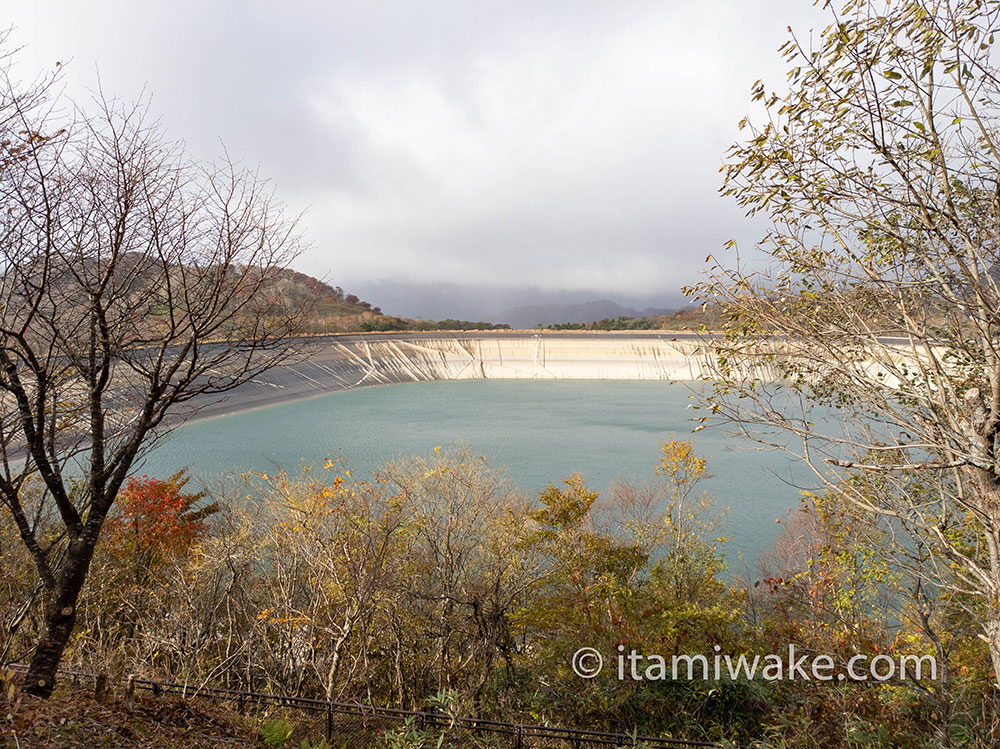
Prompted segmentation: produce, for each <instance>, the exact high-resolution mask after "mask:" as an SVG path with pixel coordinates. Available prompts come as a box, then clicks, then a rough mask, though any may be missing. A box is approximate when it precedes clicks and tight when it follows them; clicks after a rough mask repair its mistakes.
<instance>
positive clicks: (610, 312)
mask: <svg viewBox="0 0 1000 749" xmlns="http://www.w3.org/2000/svg"><path fill="white" fill-rule="evenodd" d="M676 311H677V308H676V307H671V308H670V309H665V308H657V307H646V308H645V309H641V310H637V309H634V308H632V307H623V306H622V305H620V304H618V303H617V302H613V301H611V300H610V299H598V300H595V301H592V302H584V303H583V304H526V305H523V306H521V307H515V308H514V309H510V310H506V311H504V312H502V313H500V314H499V315H497V321H498V322H505V323H507V324H509V325H510V326H511V327H512V328H522V329H526V328H534V327H536V326H538V325H557V324H559V323H588V322H595V321H597V320H605V319H608V318H616V317H653V316H655V315H672V314H673V313H674V312H676Z"/></svg>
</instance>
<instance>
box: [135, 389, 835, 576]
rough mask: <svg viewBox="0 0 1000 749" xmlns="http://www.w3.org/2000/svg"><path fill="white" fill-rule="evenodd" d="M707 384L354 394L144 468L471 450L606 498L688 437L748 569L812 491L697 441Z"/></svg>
mask: <svg viewBox="0 0 1000 749" xmlns="http://www.w3.org/2000/svg"><path fill="white" fill-rule="evenodd" d="M699 387H703V386H702V385H701V384H698V383H692V382H688V383H671V382H669V381H621V380H549V381H540V380H520V381H517V380H459V381H439V382H410V383H402V384H395V385H382V386H377V387H365V388H357V389H353V390H345V391H342V392H337V393H332V394H329V395H321V396H317V397H313V398H307V399H303V400H295V401H291V402H287V403H280V404H277V405H271V406H267V407H263V408H257V409H254V410H249V411H242V412H238V413H234V414H230V415H222V416H214V417H211V418H203V419H199V420H196V421H192V422H189V423H187V424H184V425H182V426H180V427H178V428H177V429H175V430H174V431H173V432H172V433H171V434H170V435H169V437H168V438H167V439H165V440H164V441H163V442H161V443H160V444H159V445H157V446H156V447H155V449H154V450H153V451H152V452H151V453H150V454H149V455H148V457H147V459H146V460H145V462H144V464H143V465H141V466H140V467H139V472H140V473H147V474H149V475H153V476H159V477H163V476H168V475H170V474H172V473H174V472H175V471H177V470H179V469H181V468H185V467H187V468H189V469H190V472H191V474H192V475H193V476H194V477H195V478H196V479H197V478H199V477H201V478H205V479H210V478H212V477H213V476H218V475H220V474H222V473H227V474H230V475H232V474H233V473H234V472H238V471H246V470H258V471H264V472H268V473H273V472H274V471H275V470H276V469H277V468H284V469H286V470H288V471H289V472H294V471H296V470H298V468H299V467H300V466H301V465H303V464H317V465H322V463H323V460H324V458H325V457H326V456H327V455H328V454H332V455H333V456H334V457H342V458H344V460H345V462H346V465H347V467H350V468H351V469H352V470H353V471H354V473H355V475H359V474H360V473H361V472H365V473H370V472H371V471H374V470H376V469H377V468H379V467H380V466H381V465H382V464H384V463H385V462H386V461H387V460H390V459H392V458H395V457H398V456H407V455H426V454H428V453H430V452H431V451H432V450H433V449H434V448H435V447H437V446H443V447H448V446H453V445H456V444H458V443H463V444H464V445H466V446H467V447H468V448H469V449H470V450H471V451H472V452H474V453H476V454H479V455H482V456H484V457H485V458H486V459H487V461H488V462H489V463H490V464H491V465H493V466H504V467H505V470H506V474H507V476H508V478H509V479H510V480H511V481H513V482H514V483H515V484H517V485H518V486H519V487H520V488H521V489H522V490H523V491H524V492H525V493H526V494H528V495H531V496H536V497H537V493H538V491H539V490H541V489H543V488H544V487H545V486H546V485H547V484H549V483H558V482H560V481H562V480H563V479H565V478H567V477H568V476H570V475H571V474H573V473H580V474H581V475H582V476H583V478H584V480H585V481H586V482H587V484H588V485H589V486H590V488H591V489H594V490H596V491H600V492H604V491H606V490H607V488H608V486H609V485H610V484H611V483H612V482H614V481H619V480H624V481H635V482H637V483H641V482H642V481H644V480H647V479H652V478H653V471H654V469H655V466H656V463H657V459H658V455H659V440H660V439H671V438H677V439H688V440H690V441H691V442H693V443H694V445H695V449H696V452H697V453H698V455H699V456H700V457H703V458H706V459H707V460H708V469H709V472H710V473H711V474H712V477H711V478H710V479H708V480H706V481H705V482H704V485H703V486H704V488H705V489H706V490H707V491H708V492H709V493H710V494H711V495H712V496H713V497H714V499H715V507H716V509H718V510H722V509H725V508H728V512H727V515H726V517H725V519H724V520H723V522H722V525H721V527H720V528H718V534H719V535H724V536H726V537H727V538H728V539H729V541H728V543H727V544H726V545H725V551H726V557H727V560H728V562H729V566H730V569H731V570H732V571H733V572H735V573H739V572H742V571H743V568H744V566H746V567H747V568H749V570H750V571H751V573H753V571H755V569H756V562H757V557H758V555H759V554H760V553H761V552H762V551H765V550H766V549H767V548H768V547H769V546H770V544H771V543H772V541H773V540H774V538H775V536H776V535H777V532H778V530H779V529H780V527H781V526H780V525H778V524H776V523H775V520H776V519H777V518H780V517H782V516H785V515H786V512H787V510H788V509H789V508H796V507H798V506H799V504H800V489H802V488H805V489H815V483H816V482H815V479H811V480H810V474H809V473H808V472H807V471H806V470H805V468H804V467H803V466H801V465H799V464H796V463H794V462H793V461H792V460H791V459H790V458H789V457H788V456H787V455H785V454H784V453H779V452H771V451H760V450H755V449H753V447H752V446H751V445H748V444H747V443H745V442H742V441H740V440H738V439H737V438H735V437H730V436H728V435H726V434H724V433H723V432H722V431H720V430H715V429H705V430H702V431H700V432H698V433H697V434H692V433H691V432H692V429H693V428H694V426H695V424H694V423H693V422H692V421H691V418H692V416H695V415H696V412H695V411H693V409H692V408H690V407H689V405H690V404H691V402H692V401H691V398H692V395H693V393H694V389H695V388H699Z"/></svg>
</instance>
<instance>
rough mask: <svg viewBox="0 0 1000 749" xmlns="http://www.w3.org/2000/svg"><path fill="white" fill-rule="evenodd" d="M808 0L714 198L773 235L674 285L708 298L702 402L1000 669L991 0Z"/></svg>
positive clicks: (995, 99)
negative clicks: (809, 485) (710, 333)
mask: <svg viewBox="0 0 1000 749" xmlns="http://www.w3.org/2000/svg"><path fill="white" fill-rule="evenodd" d="M825 7H827V9H828V10H829V11H830V13H831V25H830V26H829V27H828V28H827V29H825V30H824V31H823V32H822V33H821V34H819V35H818V36H817V37H816V38H815V39H809V40H807V39H804V38H800V37H798V36H795V35H794V34H793V35H792V37H791V38H790V39H789V41H788V42H787V43H786V44H785V45H783V47H782V50H781V51H782V54H783V56H784V57H785V58H786V59H787V60H788V63H789V66H790V70H789V74H788V88H787V92H786V93H784V94H781V95H779V94H773V93H768V92H767V89H765V86H764V84H763V83H759V82H758V84H756V86H755V87H754V95H753V98H754V100H756V101H759V102H761V103H762V105H763V109H764V117H763V119H761V118H755V117H750V118H749V119H747V120H744V122H743V123H742V124H741V127H742V128H744V129H745V131H746V132H747V133H748V135H749V137H748V138H747V140H746V141H745V142H743V143H741V144H738V145H736V146H734V147H733V148H732V149H731V151H730V153H729V157H728V163H727V165H726V167H725V177H726V182H725V187H724V190H723V192H724V193H725V194H728V195H731V196H733V197H735V199H736V200H738V201H739V203H740V204H741V205H742V206H744V207H745V208H746V209H747V211H748V213H749V214H758V215H762V216H766V217H767V218H768V219H769V220H770V222H771V227H772V228H771V229H770V230H769V231H768V233H767V234H766V236H765V238H764V239H763V241H762V242H761V243H760V245H759V246H760V249H761V250H762V251H763V253H764V255H765V260H766V262H763V263H761V262H757V261H756V260H755V261H754V262H753V263H751V264H749V265H747V264H742V265H741V264H740V263H739V262H737V263H736V264H735V265H734V264H731V263H723V262H718V263H717V264H716V265H714V267H713V268H712V270H711V271H710V272H709V280H708V281H706V282H705V283H702V284H699V285H698V286H696V287H694V288H693V289H692V291H693V292H694V293H695V294H696V295H698V296H700V297H701V298H703V299H705V300H707V301H710V302H715V303H718V304H719V305H720V307H721V308H722V309H723V311H724V326H725V332H726V335H725V336H724V338H723V339H721V340H718V341H716V342H715V344H714V345H715V346H716V349H717V353H718V367H717V371H716V372H715V373H714V377H715V379H716V380H717V382H718V383H719V384H718V387H717V388H716V389H715V391H714V394H713V396H712V397H711V398H710V399H709V400H710V403H709V405H710V407H711V408H712V409H713V414H714V416H716V417H722V418H723V419H724V420H725V421H727V422H728V423H729V424H731V425H737V426H738V427H739V428H740V429H741V430H742V431H744V432H745V433H746V434H748V435H750V436H752V437H754V438H755V439H758V440H760V441H762V442H765V443H768V444H771V445H774V446H776V447H781V448H784V449H788V450H790V451H792V452H793V453H795V454H796V455H798V456H799V457H800V458H801V459H802V460H804V461H805V462H807V463H808V464H809V465H810V466H811V467H812V468H813V469H814V471H815V474H816V476H817V477H818V478H819V479H820V480H821V481H822V482H823V483H824V484H825V486H826V487H827V488H828V490H830V491H832V492H834V493H835V494H836V495H837V496H838V497H840V499H841V500H842V501H846V502H850V503H853V505H855V506H857V507H860V508H862V509H863V510H865V511H867V512H869V513H873V514H874V515H875V516H876V517H878V518H881V519H882V523H883V526H882V527H883V528H884V529H885V530H886V532H887V533H888V534H889V538H890V539H893V540H892V541H891V543H890V547H888V548H887V549H886V552H887V553H888V554H890V555H891V556H892V557H893V558H894V559H895V561H896V562H898V563H900V564H901V565H902V566H903V567H904V568H905V569H906V570H907V571H908V572H910V573H911V574H913V575H915V576H916V577H917V578H918V579H921V580H924V581H927V582H928V583H931V585H930V586H929V587H926V588H924V590H930V591H939V592H940V594H941V595H945V594H946V595H949V596H950V598H951V600H952V601H954V602H955V603H956V605H961V606H964V607H965V609H966V610H967V612H968V613H969V614H971V615H972V617H973V618H974V619H975V620H976V621H977V622H978V623H979V626H980V636H981V638H982V639H983V641H984V642H985V643H986V645H987V646H988V648H989V652H990V654H991V657H992V660H993V664H994V670H995V673H996V675H997V678H998V679H1000V455H998V446H1000V445H998V437H1000V288H998V283H997V282H998V279H1000V273H998V270H1000V266H998V260H1000V257H998V252H1000V179H998V176H1000V129H998V125H1000V75H998V70H997V68H996V66H995V56H994V51H993V34H994V31H995V30H996V28H997V26H998V23H1000V5H998V4H997V3H994V2H978V1H977V0H907V2H900V3H888V4H880V3H874V2H868V1H866V0H859V1H857V2H850V3H848V4H846V5H845V7H844V9H843V11H842V12H839V13H838V12H835V11H833V10H832V9H831V5H830V4H829V3H827V4H825ZM755 123H756V124H755ZM776 384H780V385H781V386H782V387H781V388H776V387H775V385H776ZM711 418H712V417H706V419H711Z"/></svg>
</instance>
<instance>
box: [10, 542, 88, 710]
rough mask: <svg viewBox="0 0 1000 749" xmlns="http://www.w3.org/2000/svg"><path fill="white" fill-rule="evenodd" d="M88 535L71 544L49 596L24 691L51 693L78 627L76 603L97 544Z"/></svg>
mask: <svg viewBox="0 0 1000 749" xmlns="http://www.w3.org/2000/svg"><path fill="white" fill-rule="evenodd" d="M86 535H87V534H86V533H85V534H84V536H82V537H80V538H78V539H77V540H76V541H74V542H72V543H71V544H70V547H69V549H68V551H67V554H66V561H65V562H64V564H63V568H62V570H61V572H60V575H59V578H58V582H57V584H56V588H55V590H53V591H52V592H51V593H50V594H49V595H48V601H47V602H46V606H45V625H44V628H43V630H42V634H41V636H40V637H39V639H38V644H37V645H36V646H35V652H34V654H33V655H32V657H31V664H30V665H29V666H28V673H27V675H26V676H25V677H24V682H23V685H22V690H23V691H24V692H25V693H27V694H31V695H34V696H35V697H42V698H44V699H47V698H48V697H50V696H51V695H52V689H53V688H54V687H55V681H56V673H57V672H58V670H59V663H60V661H61V660H62V656H63V651H65V650H66V645H67V644H68V643H69V638H70V636H71V635H72V634H73V628H74V627H75V626H76V602H77V599H78V598H79V597H80V591H81V590H82V589H83V583H84V580H86V579H87V571H88V570H89V569H90V561H91V559H92V558H93V556H94V544H93V543H89V542H88V541H87V539H86Z"/></svg>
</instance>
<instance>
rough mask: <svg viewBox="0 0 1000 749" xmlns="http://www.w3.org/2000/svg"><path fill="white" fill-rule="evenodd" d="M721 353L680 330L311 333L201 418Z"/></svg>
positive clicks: (630, 373) (677, 368)
mask: <svg viewBox="0 0 1000 749" xmlns="http://www.w3.org/2000/svg"><path fill="white" fill-rule="evenodd" d="M710 357H711V351H710V349H709V347H707V346H705V345H704V344H703V342H702V341H701V339H700V338H699V336H697V335H695V334H685V333H674V332H671V331H642V332H638V331H637V332H627V333H618V332H614V333H610V332H594V331H588V332H583V331H579V332H577V331H573V332H561V331H560V332H545V331H523V332H522V331H482V332H480V331H477V332H468V333H465V332H454V333H384V334H378V333H367V334H349V335H332V336H323V337H320V338H316V339H311V340H310V346H309V350H308V352H307V353H306V354H305V355H304V356H303V357H302V358H301V360H299V361H295V362H290V363H288V364H285V365H283V366H280V367H275V368H274V369H272V370H270V371H268V372H267V373H265V374H264V375H263V376H262V377H260V378H258V379H256V380H254V381H252V382H248V383H246V384H244V385H241V386H240V387H239V388H237V389H236V390H233V391H232V392H230V393H228V394H227V395H226V396H225V397H224V398H222V399H218V398H216V399H214V400H212V401H203V402H202V403H199V404H198V406H199V409H200V410H199V412H198V416H199V418H204V417H208V416H219V415H223V414H227V413H234V412H236V411H242V410H246V409H249V408H259V407H262V406H269V405H274V404H277V403H282V402H285V401H289V400H296V399H300V398H309V397H312V396H316V395H323V394H326V393H332V392H336V391H339V390H349V389H351V388H356V387H365V386H369V385H387V384H393V383H400V382H429V381H435V380H470V379H503V380H512V379H536V380H537V379H549V380H565V379H577V380H581V379H599V380H664V381H671V380H694V379H698V378H699V377H701V375H702V373H703V372H704V371H705V367H706V365H707V364H708V362H709V359H710Z"/></svg>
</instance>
